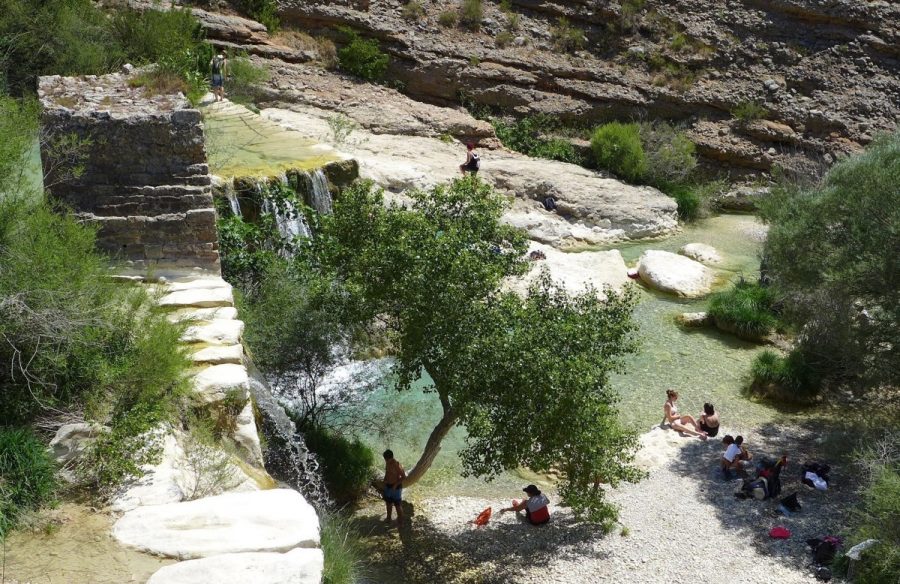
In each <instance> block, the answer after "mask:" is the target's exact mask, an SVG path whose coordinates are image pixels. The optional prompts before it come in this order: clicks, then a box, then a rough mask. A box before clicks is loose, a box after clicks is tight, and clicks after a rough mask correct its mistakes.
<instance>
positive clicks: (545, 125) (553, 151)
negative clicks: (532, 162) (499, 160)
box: [490, 115, 583, 164]
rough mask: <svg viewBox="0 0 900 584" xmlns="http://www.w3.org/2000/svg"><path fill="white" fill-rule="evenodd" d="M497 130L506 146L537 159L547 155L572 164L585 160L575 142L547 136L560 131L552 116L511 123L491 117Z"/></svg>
mask: <svg viewBox="0 0 900 584" xmlns="http://www.w3.org/2000/svg"><path fill="white" fill-rule="evenodd" d="M490 121H491V123H492V124H493V126H494V131H496V132H497V137H498V138H500V141H501V142H503V145H504V146H506V147H507V148H510V149H511V150H515V151H516V152H521V153H523V154H527V155H529V156H534V157H536V158H548V159H551V160H561V161H563V162H571V163H573V164H581V163H582V162H583V160H582V157H581V155H580V154H579V153H578V152H577V151H576V150H575V147H574V146H572V143H571V142H569V141H568V140H565V139H563V138H554V137H548V136H547V134H550V133H552V132H554V131H556V130H557V125H556V122H555V120H554V119H553V118H551V117H549V116H545V115H535V116H528V117H525V118H522V119H520V120H516V121H514V122H513V123H508V122H505V121H503V120H502V119H500V118H491V119H490Z"/></svg>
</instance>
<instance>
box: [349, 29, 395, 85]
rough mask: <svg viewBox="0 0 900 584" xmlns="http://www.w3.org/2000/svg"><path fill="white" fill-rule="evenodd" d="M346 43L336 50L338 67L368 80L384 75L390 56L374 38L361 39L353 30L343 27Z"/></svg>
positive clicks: (380, 77)
mask: <svg viewBox="0 0 900 584" xmlns="http://www.w3.org/2000/svg"><path fill="white" fill-rule="evenodd" d="M343 32H344V34H345V35H346V36H347V45H346V46H345V47H344V48H342V49H340V50H339V51H338V62H339V64H340V68H341V69H342V70H343V71H346V72H347V73H351V74H353V75H356V76H357V77H361V78H363V79H368V80H369V81H376V80H379V79H382V78H383V77H384V74H385V72H386V71H387V68H388V63H389V61H390V58H389V57H388V55H387V53H385V52H383V51H382V50H381V48H380V46H379V44H378V41H377V40H375V39H363V38H361V37H360V36H359V35H358V34H357V33H356V32H355V31H353V30H350V29H344V30H343Z"/></svg>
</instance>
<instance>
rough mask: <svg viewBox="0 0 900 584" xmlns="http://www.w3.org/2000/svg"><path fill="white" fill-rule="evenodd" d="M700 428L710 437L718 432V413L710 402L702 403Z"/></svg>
mask: <svg viewBox="0 0 900 584" xmlns="http://www.w3.org/2000/svg"><path fill="white" fill-rule="evenodd" d="M700 430H702V431H703V432H706V435H707V436H709V437H710V438H712V437H713V436H715V435H716V434H718V433H719V414H717V413H716V408H714V407H713V405H712V404H711V403H705V404H703V413H702V414H700Z"/></svg>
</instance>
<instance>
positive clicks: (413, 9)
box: [401, 0, 425, 21]
mask: <svg viewBox="0 0 900 584" xmlns="http://www.w3.org/2000/svg"><path fill="white" fill-rule="evenodd" d="M401 15H402V16H403V18H404V20H413V21H415V20H421V19H422V17H423V16H425V8H424V7H423V6H422V3H421V2H419V0H410V1H409V2H407V3H406V4H404V5H403V10H402V11H401Z"/></svg>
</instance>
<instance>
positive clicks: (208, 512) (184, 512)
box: [113, 489, 319, 582]
mask: <svg viewBox="0 0 900 584" xmlns="http://www.w3.org/2000/svg"><path fill="white" fill-rule="evenodd" d="M113 537H115V539H116V540H117V541H118V542H119V543H121V544H123V545H126V546H129V547H132V548H135V549H137V550H140V551H144V552H148V553H151V554H156V555H161V556H166V557H170V558H179V559H182V560H187V559H194V558H205V557H209V556H215V555H218V554H232V553H243V552H285V551H288V550H291V549H293V548H295V547H301V548H315V547H318V546H319V519H318V517H316V512H315V510H314V509H313V508H312V506H311V505H310V504H309V503H307V502H306V500H305V499H304V498H303V496H302V495H300V493H298V492H296V491H293V490H290V489H272V490H269V491H254V492H250V493H228V494H225V495H219V496H217V497H207V498H205V499H198V500H196V501H189V502H185V503H171V504H167V505H153V506H150V507H138V508H137V509H134V510H132V511H129V512H127V513H125V514H124V515H123V516H122V517H121V519H119V520H118V521H117V522H116V524H115V525H114V526H113ZM203 581H204V582H212V581H214V580H210V579H205V580H203Z"/></svg>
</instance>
